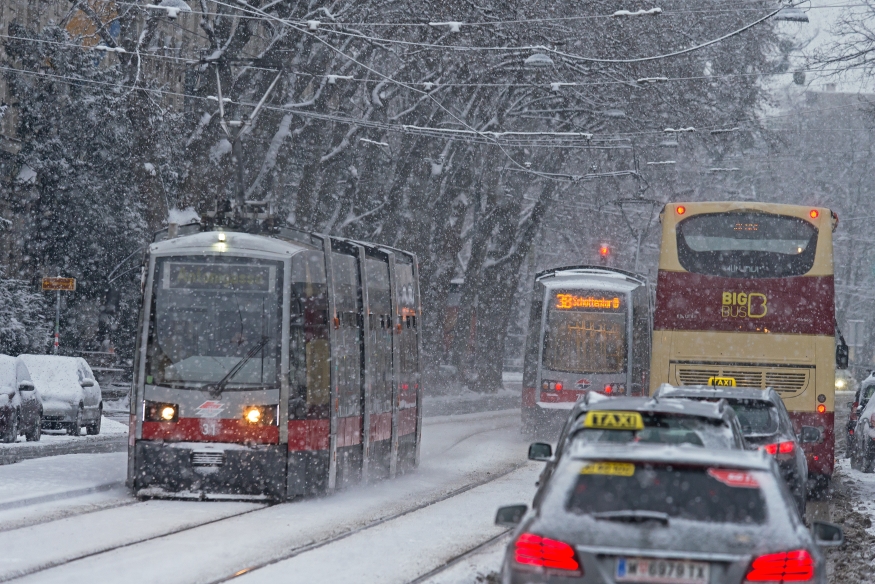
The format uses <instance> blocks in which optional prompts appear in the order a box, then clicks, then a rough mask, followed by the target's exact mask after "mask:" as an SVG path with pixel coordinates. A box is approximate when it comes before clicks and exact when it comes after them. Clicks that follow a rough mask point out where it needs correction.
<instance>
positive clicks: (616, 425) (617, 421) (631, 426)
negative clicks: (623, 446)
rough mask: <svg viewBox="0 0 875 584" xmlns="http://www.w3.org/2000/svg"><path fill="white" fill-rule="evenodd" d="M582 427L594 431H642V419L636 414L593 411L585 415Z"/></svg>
mask: <svg viewBox="0 0 875 584" xmlns="http://www.w3.org/2000/svg"><path fill="white" fill-rule="evenodd" d="M583 427H584V428H592V429H594V430H643V429H644V418H642V417H641V414H639V413H638V412H618V411H610V410H601V411H599V410H595V411H589V412H587V413H586V418H584V420H583Z"/></svg>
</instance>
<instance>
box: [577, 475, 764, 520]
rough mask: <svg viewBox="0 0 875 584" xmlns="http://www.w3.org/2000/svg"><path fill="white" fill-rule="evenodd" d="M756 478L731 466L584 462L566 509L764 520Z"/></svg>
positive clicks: (616, 516)
mask: <svg viewBox="0 0 875 584" xmlns="http://www.w3.org/2000/svg"><path fill="white" fill-rule="evenodd" d="M757 479H758V477H757V474H756V473H751V472H749V471H735V470H729V469H718V468H703V467H672V466H670V465H657V464H653V465H651V464H640V463H626V462H601V461H600V462H585V463H583V465H582V467H581V469H580V474H579V475H578V477H577V481H576V483H575V485H574V487H573V489H572V491H571V494H570V496H569V498H568V502H567V509H568V510H569V511H571V512H572V513H581V514H588V515H595V516H596V517H599V516H601V517H604V518H606V519H615V520H622V519H623V517H624V516H626V515H628V517H629V518H630V520H631V518H634V512H636V511H644V512H652V513H664V514H665V515H667V516H668V517H669V518H677V519H688V520H691V521H703V522H710V523H765V521H766V501H765V498H764V497H763V493H762V491H761V490H760V486H759V481H758V480H757ZM624 514H625V515H624Z"/></svg>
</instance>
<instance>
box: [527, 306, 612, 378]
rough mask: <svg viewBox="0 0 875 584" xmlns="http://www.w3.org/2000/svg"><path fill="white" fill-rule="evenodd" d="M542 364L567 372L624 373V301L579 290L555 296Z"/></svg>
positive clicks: (545, 335)
mask: <svg viewBox="0 0 875 584" xmlns="http://www.w3.org/2000/svg"><path fill="white" fill-rule="evenodd" d="M543 365H544V368H546V369H549V370H551V371H563V372H567V373H623V372H625V371H626V304H625V299H624V298H622V297H615V296H613V295H606V294H603V293H593V292H586V291H579V290H575V291H570V292H559V293H556V294H555V295H554V299H553V301H552V302H551V303H550V306H549V308H548V310H547V329H546V331H545V334H544V361H543Z"/></svg>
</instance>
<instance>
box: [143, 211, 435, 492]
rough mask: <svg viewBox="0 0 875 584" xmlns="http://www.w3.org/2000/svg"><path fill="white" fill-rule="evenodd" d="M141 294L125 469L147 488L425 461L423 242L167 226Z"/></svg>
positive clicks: (228, 488) (222, 484) (351, 475)
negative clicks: (413, 249)
mask: <svg viewBox="0 0 875 584" xmlns="http://www.w3.org/2000/svg"><path fill="white" fill-rule="evenodd" d="M250 231H251V230H250ZM142 306H143V308H142V310H141V316H140V329H139V330H140V333H139V338H138V339H137V350H136V357H135V363H134V383H133V389H132V399H131V410H130V438H129V448H128V478H127V481H128V485H129V486H130V487H131V488H132V489H133V490H134V491H135V493H137V494H138V495H139V496H172V497H193V498H228V497H233V498H263V499H271V500H282V499H287V498H290V497H295V496H298V495H305V494H310V493H318V492H324V491H331V490H333V489H336V488H340V487H343V486H345V485H348V484H352V483H355V482H358V481H361V480H373V479H380V478H390V477H394V476H395V475H396V474H398V473H403V472H405V471H407V470H409V469H411V468H414V467H415V466H417V465H418V462H419V444H420V435H421V429H422V386H421V383H420V372H419V354H420V346H419V343H420V340H419V333H418V331H419V325H420V315H421V312H420V304H419V285H418V271H417V264H416V257H415V256H414V255H413V254H411V253H407V252H404V251H400V250H397V249H392V248H389V247H385V246H380V245H376V244H368V243H362V242H357V241H352V240H348V239H342V238H337V237H330V236H325V235H318V234H309V233H303V232H300V231H296V230H292V229H286V228H271V229H263V230H260V231H258V232H247V231H244V230H242V229H241V230H234V229H231V228H229V227H221V226H210V225H201V224H192V225H186V226H182V227H178V228H176V227H175V226H172V228H171V229H169V230H165V231H162V232H159V233H158V234H157V235H156V238H155V241H154V242H153V243H152V244H151V245H150V246H149V248H148V251H147V255H146V259H145V265H144V279H143V305H142Z"/></svg>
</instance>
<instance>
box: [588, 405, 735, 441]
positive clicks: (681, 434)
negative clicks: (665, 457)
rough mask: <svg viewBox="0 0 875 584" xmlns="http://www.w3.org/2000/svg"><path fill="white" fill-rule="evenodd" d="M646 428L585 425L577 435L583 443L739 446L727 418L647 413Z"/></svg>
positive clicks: (644, 417)
mask: <svg viewBox="0 0 875 584" xmlns="http://www.w3.org/2000/svg"><path fill="white" fill-rule="evenodd" d="M642 418H643V420H644V428H643V429H642V430H602V429H594V428H581V429H580V430H578V431H577V432H576V433H575V434H574V440H575V442H577V443H580V444H590V443H593V442H599V443H608V444H628V443H636V442H637V443H642V444H676V445H681V444H686V445H689V446H698V447H702V448H720V449H725V448H738V445H737V442H736V440H735V437H734V436H733V434H732V429H731V428H730V427H729V426H727V425H726V424H725V423H724V422H723V420H715V419H711V418H701V417H698V416H679V415H676V414H644V415H643V416H642Z"/></svg>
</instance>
